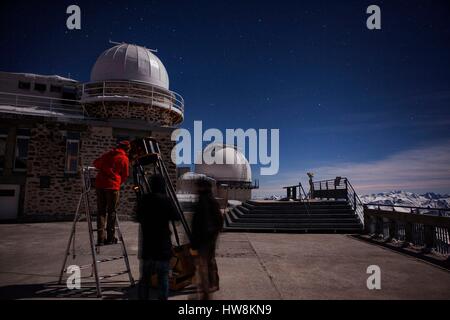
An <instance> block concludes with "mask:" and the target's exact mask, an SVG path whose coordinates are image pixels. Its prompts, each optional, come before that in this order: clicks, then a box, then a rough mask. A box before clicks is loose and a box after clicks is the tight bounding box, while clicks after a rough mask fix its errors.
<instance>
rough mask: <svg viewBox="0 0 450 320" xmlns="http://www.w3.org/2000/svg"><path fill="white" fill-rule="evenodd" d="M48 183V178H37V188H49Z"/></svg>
mask: <svg viewBox="0 0 450 320" xmlns="http://www.w3.org/2000/svg"><path fill="white" fill-rule="evenodd" d="M50 182H51V181H50V177H49V176H41V177H39V188H50Z"/></svg>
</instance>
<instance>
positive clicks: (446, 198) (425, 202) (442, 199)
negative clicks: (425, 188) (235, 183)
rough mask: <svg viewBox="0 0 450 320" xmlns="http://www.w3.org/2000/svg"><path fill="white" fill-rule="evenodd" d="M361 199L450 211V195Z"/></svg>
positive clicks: (401, 194) (386, 194) (277, 197)
mask: <svg viewBox="0 0 450 320" xmlns="http://www.w3.org/2000/svg"><path fill="white" fill-rule="evenodd" d="M359 197H360V199H361V201H362V202H363V203H376V204H385V205H397V206H407V207H423V208H428V207H429V208H443V209H450V195H448V194H445V195H441V194H436V193H433V192H427V193H425V194H417V193H413V192H406V191H390V192H382V193H374V194H370V195H363V196H361V195H360V196H359ZM282 198H283V196H280V195H272V196H269V197H264V198H260V199H264V200H280V199H282Z"/></svg>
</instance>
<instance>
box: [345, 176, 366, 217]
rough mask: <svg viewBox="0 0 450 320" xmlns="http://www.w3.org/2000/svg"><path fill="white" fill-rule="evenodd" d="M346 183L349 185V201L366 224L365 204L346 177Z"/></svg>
mask: <svg viewBox="0 0 450 320" xmlns="http://www.w3.org/2000/svg"><path fill="white" fill-rule="evenodd" d="M345 184H346V186H347V195H348V201H349V203H350V204H351V206H352V208H353V210H354V211H355V214H356V215H357V216H358V217H359V220H360V221H361V223H362V225H363V226H364V204H363V202H362V201H361V199H360V198H359V196H358V194H357V193H356V191H355V188H353V185H352V184H351V183H350V181H349V180H348V179H347V178H345Z"/></svg>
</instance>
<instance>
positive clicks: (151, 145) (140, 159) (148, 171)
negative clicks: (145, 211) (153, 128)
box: [129, 137, 195, 290]
mask: <svg viewBox="0 0 450 320" xmlns="http://www.w3.org/2000/svg"><path fill="white" fill-rule="evenodd" d="M129 158H130V162H131V164H132V167H133V180H134V191H135V192H136V198H137V202H138V206H139V205H140V202H141V200H142V199H143V197H144V196H145V195H146V194H149V193H152V190H151V184H150V179H151V176H152V175H154V174H159V175H160V176H161V177H162V178H163V179H164V181H165V185H166V193H167V195H168V196H169V198H170V200H171V201H172V203H173V204H174V207H175V208H176V210H177V213H178V216H179V219H180V222H181V225H182V227H183V229H184V233H185V235H186V238H187V239H188V240H189V242H191V230H190V228H189V224H188V222H187V220H186V217H185V215H184V213H183V210H182V208H181V205H180V203H179V201H178V198H177V196H176V192H175V188H174V186H173V184H172V180H171V179H170V175H169V173H168V170H167V168H166V165H165V163H164V161H163V159H162V156H161V150H160V148H159V144H158V142H157V141H156V139H154V138H151V137H148V138H142V139H136V140H134V141H132V142H131V150H130V153H129ZM149 214H150V212H149ZM156 214H157V213H156ZM171 225H172V230H173V234H174V236H175V240H176V246H173V258H172V260H171V268H172V276H171V277H170V279H169V285H170V288H171V289H172V290H178V289H181V288H183V287H185V286H187V285H189V284H190V283H191V281H192V277H193V276H194V273H195V267H194V263H193V259H192V256H191V255H190V253H189V248H190V245H189V244H181V241H180V237H179V233H178V230H177V227H176V224H175V221H171ZM152 282H153V285H154V286H156V277H155V278H154V279H153V280H152Z"/></svg>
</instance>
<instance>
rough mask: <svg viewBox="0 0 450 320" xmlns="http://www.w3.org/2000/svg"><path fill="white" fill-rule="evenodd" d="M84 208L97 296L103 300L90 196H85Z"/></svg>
mask: <svg viewBox="0 0 450 320" xmlns="http://www.w3.org/2000/svg"><path fill="white" fill-rule="evenodd" d="M84 206H85V212H86V220H87V223H88V231H89V242H90V245H91V254H92V267H93V271H94V275H95V286H96V288H97V296H98V297H99V298H101V297H102V289H101V288H100V279H99V276H98V269H97V255H96V251H95V242H94V232H93V230H92V221H91V210H90V207H89V198H88V194H85V195H84Z"/></svg>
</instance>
